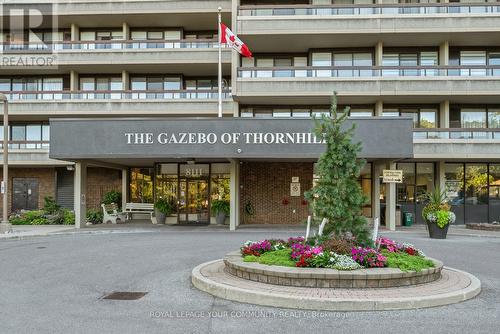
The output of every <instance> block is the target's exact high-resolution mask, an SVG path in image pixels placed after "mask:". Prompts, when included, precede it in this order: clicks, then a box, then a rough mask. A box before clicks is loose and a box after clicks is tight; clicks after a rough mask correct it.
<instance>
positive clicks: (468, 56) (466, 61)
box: [460, 51, 486, 76]
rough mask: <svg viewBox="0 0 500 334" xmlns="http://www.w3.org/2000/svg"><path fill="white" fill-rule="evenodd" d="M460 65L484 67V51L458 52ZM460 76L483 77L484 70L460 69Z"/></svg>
mask: <svg viewBox="0 0 500 334" xmlns="http://www.w3.org/2000/svg"><path fill="white" fill-rule="evenodd" d="M460 65H462V66H481V65H486V51H460ZM460 75H465V76H469V75H470V76H484V75H486V69H481V68H476V69H467V68H465V69H461V70H460Z"/></svg>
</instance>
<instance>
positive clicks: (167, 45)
mask: <svg viewBox="0 0 500 334" xmlns="http://www.w3.org/2000/svg"><path fill="white" fill-rule="evenodd" d="M218 46H219V43H218V41H217V40H213V39H206V40H205V39H196V40H190V39H182V40H106V41H47V42H24V41H23V42H20V43H12V42H2V43H0V47H1V49H2V50H3V51H6V52H8V51H12V52H17V51H32V52H34V51H50V50H61V51H64V50H107V49H134V50H135V49H214V48H217V47H218ZM222 47H223V48H225V47H226V46H225V44H223V45H222Z"/></svg>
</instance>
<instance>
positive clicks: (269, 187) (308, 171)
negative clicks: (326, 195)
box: [240, 162, 313, 224]
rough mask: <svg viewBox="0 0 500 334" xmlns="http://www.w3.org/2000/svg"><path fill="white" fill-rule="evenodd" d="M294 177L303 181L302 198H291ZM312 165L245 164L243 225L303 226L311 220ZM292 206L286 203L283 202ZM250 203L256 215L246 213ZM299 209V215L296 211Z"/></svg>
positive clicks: (242, 181) (289, 163) (307, 163)
mask: <svg viewBox="0 0 500 334" xmlns="http://www.w3.org/2000/svg"><path fill="white" fill-rule="evenodd" d="M292 176H298V177H299V181H300V188H301V189H300V190H301V196H300V197H291V196H290V183H291V182H292ZM312 179H313V163H312V162H310V163H309V162H285V163H282V162H243V164H241V166H240V185H241V186H242V187H241V188H240V211H241V212H240V222H241V224H299V223H301V222H303V221H305V220H306V219H307V215H308V205H304V203H303V198H304V191H306V190H308V189H310V188H311V187H312ZM285 198H286V199H287V200H288V202H289V203H288V204H287V205H284V204H283V199H285ZM248 202H250V203H251V204H252V205H253V207H254V209H255V214H254V215H249V214H247V213H246V210H245V206H246V204H247V203H248ZM294 210H295V212H294Z"/></svg>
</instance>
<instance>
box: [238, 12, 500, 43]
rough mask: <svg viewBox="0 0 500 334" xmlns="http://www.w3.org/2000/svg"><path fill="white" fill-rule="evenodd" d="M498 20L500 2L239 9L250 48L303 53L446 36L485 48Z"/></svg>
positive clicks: (435, 39) (240, 31) (437, 40)
mask: <svg viewBox="0 0 500 334" xmlns="http://www.w3.org/2000/svg"><path fill="white" fill-rule="evenodd" d="M499 19H500V4H497V3H477V4H472V3H471V4H460V3H458V4H457V3H443V4H373V5H316V6H314V5H283V6H281V5H267V6H262V5H256V6H240V7H239V10H238V21H237V22H238V26H237V27H238V30H237V31H238V34H239V35H240V36H242V37H244V40H245V42H247V43H248V44H249V45H250V46H252V45H257V46H258V47H259V49H258V51H259V52H273V51H274V52H286V51H290V52H291V51H297V52H301V51H303V50H304V49H308V48H320V47H324V45H331V46H332V47H334V46H337V45H339V46H359V45H360V44H365V45H375V44H376V43H377V42H378V41H383V42H387V43H394V41H397V42H399V43H403V44H404V45H407V44H408V45H409V44H411V43H415V41H416V40H422V39H424V40H425V43H426V45H439V44H440V43H442V41H443V37H445V38H447V39H450V40H453V43H454V44H456V45H460V44H463V45H470V43H471V40H473V41H475V40H474V38H482V40H481V41H479V40H477V42H478V43H482V44H483V45H487V44H495V34H493V33H495V32H498V31H499V27H500V25H499ZM311 34H314V36H315V38H314V39H313V40H311V38H310V36H311ZM360 34H361V35H363V36H360ZM263 35H265V36H266V39H265V40H263V39H262V36H263ZM259 36H261V37H260V38H259ZM353 36H357V38H356V39H355V40H353ZM396 36H397V37H396ZM402 36H404V38H402ZM278 39H279V41H280V43H283V44H286V45H288V49H287V50H276V48H274V50H272V46H273V45H276V44H277V42H278ZM398 45H399V44H398ZM478 45H480V44H478ZM413 46H415V45H413Z"/></svg>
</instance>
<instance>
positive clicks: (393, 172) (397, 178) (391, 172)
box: [382, 169, 403, 183]
mask: <svg viewBox="0 0 500 334" xmlns="http://www.w3.org/2000/svg"><path fill="white" fill-rule="evenodd" d="M382 178H383V182H384V183H403V171H402V170H397V169H384V170H383V171H382Z"/></svg>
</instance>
